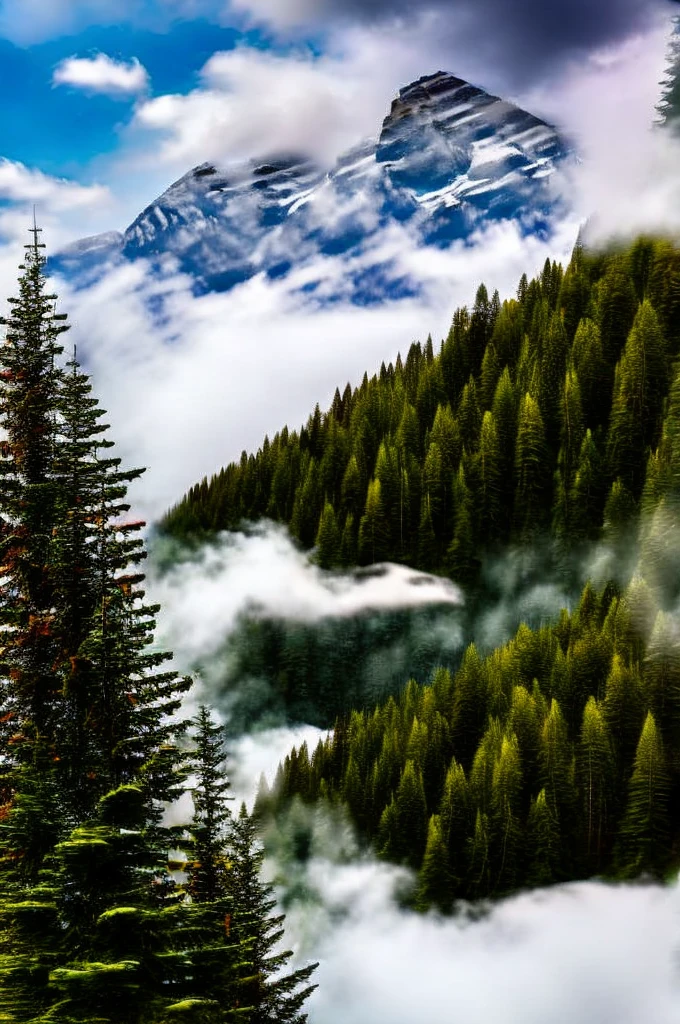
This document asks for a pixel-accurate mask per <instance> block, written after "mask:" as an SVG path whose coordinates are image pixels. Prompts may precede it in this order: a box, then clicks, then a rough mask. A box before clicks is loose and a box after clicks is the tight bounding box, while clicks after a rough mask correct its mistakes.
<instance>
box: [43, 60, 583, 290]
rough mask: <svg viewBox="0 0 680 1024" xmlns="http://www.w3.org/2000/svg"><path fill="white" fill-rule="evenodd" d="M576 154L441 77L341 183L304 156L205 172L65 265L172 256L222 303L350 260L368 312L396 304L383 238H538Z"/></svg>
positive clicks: (499, 103)
mask: <svg viewBox="0 0 680 1024" xmlns="http://www.w3.org/2000/svg"><path fill="white" fill-rule="evenodd" d="M566 153H567V148H566V146H565V145H564V143H563V142H562V140H561V139H560V137H559V135H558V134H557V132H556V131H555V129H554V128H553V127H552V126H550V125H548V124H546V123H545V122H544V121H541V120H540V119H539V118H537V117H535V116H534V115H533V114H530V113H528V112H527V111H525V110H522V109H521V108H519V107H517V106H514V105H513V104H512V103H508V102H506V101H504V100H502V99H499V98H498V97H497V96H492V95H490V94H489V93H487V92H485V91H484V90H483V89H480V88H478V87H477V86H474V85H471V84H470V83H469V82H466V81H465V80H464V79H462V78H457V77H456V76H454V75H452V74H449V73H447V72H445V71H437V72H435V73H434V74H429V75H423V76H422V77H421V78H419V79H417V81H414V82H411V83H410V85H406V86H404V87H403V88H401V89H400V90H399V93H398V95H397V96H396V97H395V99H394V100H393V102H392V104H391V109H390V112H389V114H388V115H387V117H386V118H385V120H384V122H383V125H382V130H381V132H380V136H379V139H378V141H377V143H376V142H375V140H368V141H364V142H363V143H360V144H359V145H357V146H355V147H353V148H352V149H350V150H349V151H348V152H346V153H345V154H343V155H342V156H341V157H340V158H339V159H338V161H337V163H336V165H335V167H334V169H333V170H331V171H330V172H329V173H326V172H325V171H324V170H323V169H322V168H320V167H318V166H316V165H315V164H313V163H312V162H311V161H310V160H309V159H307V158H306V157H304V156H301V155H299V154H294V153H278V154H274V155H271V156H268V157H267V158H266V159H264V158H262V157H260V159H258V160H255V159H253V160H248V161H244V162H242V163H240V164H238V165H233V164H232V165H228V166H225V167H220V166H219V165H215V164H214V163H203V164H199V165H198V166H196V167H194V168H192V170H190V171H188V172H187V173H186V174H185V175H184V176H183V177H182V178H180V179H179V180H178V181H176V182H175V183H174V184H173V185H171V186H170V187H169V188H168V189H167V190H166V192H164V193H163V195H161V196H159V198H158V199H156V200H155V201H154V202H153V203H151V204H150V205H149V206H148V207H147V208H146V209H145V210H144V211H143V212H142V213H141V214H140V215H139V217H137V218H136V220H135V221H134V222H133V223H132V224H131V225H130V227H129V228H128V229H127V230H126V231H125V233H124V235H123V236H119V235H116V236H114V235H109V236H107V237H106V238H105V239H104V238H100V239H90V240H86V241H85V242H84V243H83V244H82V245H80V246H78V245H76V246H75V247H74V248H71V250H70V252H68V253H64V254H62V256H63V258H62V259H61V261H60V259H59V257H57V259H56V260H55V261H54V262H55V264H56V265H57V266H59V265H60V264H61V269H63V270H64V271H65V272H67V273H69V274H72V273H76V274H77V272H78V264H79V263H80V266H81V269H82V268H84V269H87V267H86V264H87V260H88V258H89V259H90V264H91V265H92V264H93V263H100V264H101V265H103V264H104V263H105V262H106V260H107V259H109V261H110V260H113V261H114V262H115V261H116V260H120V259H124V260H134V259H137V258H139V257H145V258H148V259H151V260H152V261H159V262H160V263H162V260H163V258H164V257H166V256H167V255H172V256H174V257H175V258H176V260H177V261H178V264H179V266H180V267H181V269H182V270H183V271H185V272H186V273H188V274H190V275H191V277H192V278H193V280H194V282H195V288H196V290H197V291H206V290H208V291H224V290H227V289H229V288H231V287H233V286H234V285H236V284H238V283H240V282H243V281H246V280H248V279H249V278H251V277H253V276H254V275H255V274H258V273H262V272H264V273H265V274H266V275H267V276H268V277H270V278H275V277H283V276H285V275H286V274H287V273H288V272H289V271H290V270H291V269H292V268H293V267H295V268H301V267H302V266H307V265H309V266H312V265H314V264H316V265H321V264H322V263H323V258H324V257H331V258H332V259H336V258H337V257H339V256H341V255H343V254H348V255H349V254H352V255H353V256H356V257H357V259H355V260H354V261H353V262H354V264H355V265H356V266H357V267H359V268H362V269H358V270H357V271H356V272H355V273H356V281H354V280H346V281H343V283H342V285H341V291H342V293H343V294H344V295H345V296H348V295H350V296H352V297H353V299H354V301H357V302H365V301H369V300H368V298H367V290H368V289H369V285H370V288H371V289H374V290H377V292H379V293H380V294H379V295H376V299H379V298H381V297H382V298H384V297H386V296H387V295H389V294H396V293H395V292H394V289H393V287H392V284H393V282H391V281H390V279H389V268H386V267H384V266H382V265H381V266H379V267H376V268H375V269H374V272H373V273H372V274H371V273H369V271H368V270H367V269H366V266H365V264H364V262H363V259H362V253H364V252H365V251H366V249H367V247H368V248H369V249H370V245H371V238H372V237H373V235H374V234H375V233H376V232H378V231H380V230H382V229H384V228H386V227H387V226H388V225H390V224H394V223H404V222H406V221H408V222H410V223H411V224H412V227H413V230H414V231H416V232H417V233H418V235H419V237H420V241H421V243H422V244H425V245H437V246H446V245H449V244H450V243H451V242H452V241H453V240H455V239H459V238H466V237H467V236H468V235H469V234H470V233H471V232H472V231H473V230H474V229H475V228H476V227H478V226H479V223H480V221H482V220H486V221H493V220H499V219H513V220H516V221H519V222H521V223H522V225H523V228H522V229H523V230H530V231H538V232H539V233H540V231H541V230H545V225H546V224H547V221H548V218H549V216H550V214H551V211H552V209H553V205H554V199H553V197H552V196H551V195H550V190H549V189H547V188H546V187H545V180H544V179H546V178H548V177H549V176H550V175H551V174H552V172H553V170H554V169H555V167H556V165H557V164H558V162H559V161H560V160H561V159H563V158H564V156H565V155H566ZM524 225H526V227H525V226H524ZM347 274H348V277H349V276H350V272H349V271H348V272H347ZM303 277H304V275H303ZM371 282H372V283H371ZM320 284H322V282H321V280H318V281H310V282H308V283H307V284H306V285H305V289H306V291H307V292H312V291H314V289H315V288H316V287H317V285H320ZM395 287H396V288H397V292H398V293H399V294H402V293H403V289H404V287H406V286H405V285H404V283H403V281H402V280H401V279H398V281H397V285H395ZM408 287H410V285H409V286H408ZM321 293H323V294H326V293H325V291H324V287H323V286H322V287H321V288H320V289H319V294H321ZM409 294H411V292H409Z"/></svg>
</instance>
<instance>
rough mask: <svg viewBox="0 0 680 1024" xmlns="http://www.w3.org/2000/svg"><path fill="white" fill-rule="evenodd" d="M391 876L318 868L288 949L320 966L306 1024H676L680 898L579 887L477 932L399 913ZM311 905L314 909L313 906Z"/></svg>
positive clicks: (508, 908) (518, 907) (479, 924)
mask: <svg viewBox="0 0 680 1024" xmlns="http://www.w3.org/2000/svg"><path fill="white" fill-rule="evenodd" d="M399 877H400V873H399V872H398V870H397V869H394V868H390V867H388V866H386V865H382V864H378V863H376V862H374V861H371V860H367V861H365V862H363V863H355V864H347V865H339V864H337V863H336V864H333V863H332V862H331V861H329V860H327V859H322V858H318V859H312V861H311V862H310V863H309V865H308V866H307V869H306V870H305V872H304V874H303V877H302V879H297V880H296V881H297V884H298V886H304V887H305V888H306V889H307V892H308V893H311V894H312V898H311V899H308V900H307V901H306V902H303V901H302V900H301V901H299V902H297V903H293V905H292V906H291V905H287V909H286V912H287V915H288V916H287V921H286V924H287V938H288V939H289V940H292V941H293V942H294V943H295V945H296V946H297V947H298V949H299V952H300V959H301V960H304V959H305V958H311V957H312V956H313V957H314V958H315V959H318V960H319V961H320V967H319V969H318V971H317V972H316V976H315V981H317V982H318V984H319V988H318V989H317V990H316V992H315V993H314V994H313V995H312V997H311V999H310V1001H309V1004H308V1009H309V1018H310V1024H346V1022H347V1021H352V1024H374V1022H375V1021H389V1022H390V1024H412V1022H413V1021H427V1022H428V1024H450V1022H451V1021H465V1024H488V1022H489V1021H494V1024H581V1022H585V1021H588V1022H591V1024H649V1022H651V1021H654V1024H672V1022H674V1021H676V1020H677V1016H678V1012H679V1010H680V974H679V968H678V949H679V948H680V946H679V944H680V888H679V887H678V885H677V883H676V884H675V885H674V886H672V887H670V888H667V889H664V888H660V887H656V886H645V885H639V886H630V887H623V886H606V885H602V884H599V883H597V882H589V883H580V884H576V885H569V886H564V887H559V888H554V889H549V890H537V891H535V892H531V893H525V894H523V895H521V896H517V897H515V898H513V899H509V900H506V901H504V902H502V903H500V904H497V905H496V906H494V907H493V908H491V909H490V911H489V914H488V916H485V917H483V918H482V919H481V920H477V921H475V920H470V919H467V918H465V917H462V918H460V919H455V918H454V919H448V920H446V919H440V918H437V917H435V916H427V917H422V916H417V915H415V914H410V913H405V912H401V911H399V910H398V909H397V906H396V905H395V901H394V898H393V891H394V887H395V884H396V883H397V882H398V881H399ZM315 904H316V905H315Z"/></svg>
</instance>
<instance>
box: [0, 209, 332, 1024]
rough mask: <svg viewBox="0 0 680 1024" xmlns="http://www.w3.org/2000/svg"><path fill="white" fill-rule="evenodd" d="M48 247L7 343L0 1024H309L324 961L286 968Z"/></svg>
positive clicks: (1, 408)
mask: <svg viewBox="0 0 680 1024" xmlns="http://www.w3.org/2000/svg"><path fill="white" fill-rule="evenodd" d="M38 234H39V232H38V229H34V236H33V239H34V240H33V243H32V244H31V245H29V246H27V247H26V256H25V260H24V263H23V265H22V266H21V268H20V270H21V276H20V278H19V286H18V292H17V295H16V296H15V297H14V298H12V299H10V314H9V316H8V318H7V319H6V320H4V321H3V323H4V327H5V332H6V338H5V343H4V344H3V345H2V347H0V423H1V425H2V428H3V441H2V448H1V450H0V474H1V476H2V485H1V488H0V546H1V548H2V586H1V588H0V617H1V620H2V654H1V658H2V661H1V669H0V678H1V680H2V700H1V704H0V725H1V729H2V731H1V734H0V735H1V739H0V743H1V749H2V757H1V760H0V779H1V782H0V786H1V789H2V806H1V808H0V826H1V829H2V831H1V833H0V834H1V836H2V840H1V844H0V846H1V851H2V852H1V855H0V934H1V936H2V950H1V952H0V1020H2V1021H3V1022H7V1024H10V1022H11V1024H29V1022H30V1024H47V1022H50V1024H76V1022H82V1024H95V1022H96V1024H169V1022H171V1021H177V1022H179V1021H186V1022H197V1024H198V1022H200V1024H218V1022H227V1021H244V1022H252V1024H255V1022H257V1024H266V1022H271V1024H274V1022H277V1024H278V1022H282V1021H289V1022H291V1024H292V1022H298V1024H301V1022H304V1021H305V1020H306V1015H305V1013H304V1012H303V1010H302V1007H303V1004H304V1002H305V1000H306V998H307V996H308V995H309V993H310V992H311V990H312V988H313V987H314V986H313V984H312V985H310V984H309V979H310V976H311V975H312V973H313V971H314V967H315V965H310V966H308V967H304V968H301V969H299V970H297V971H291V970H286V965H287V964H288V961H289V959H290V956H291V954H290V953H289V952H285V951H281V943H280V940H281V938H282V935H283V928H282V922H283V919H282V918H281V917H280V916H277V915H276V914H275V912H274V907H275V901H274V900H273V898H272V890H271V887H270V886H269V885H268V884H265V882H263V881H262V879H261V876H260V867H261V861H262V850H261V845H260V843H259V839H258V832H257V828H256V826H255V823H254V822H253V821H252V820H251V818H250V817H249V816H248V814H247V812H246V809H245V807H242V808H241V811H240V813H237V814H235V815H234V814H232V812H231V810H230V806H229V802H228V801H229V794H228V789H229V785H228V778H227V776H226V774H225V756H226V755H225V748H224V740H223V735H222V734H223V730H222V728H221V727H219V726H217V725H216V724H215V723H214V721H213V719H212V717H211V713H210V711H209V709H208V708H205V707H203V708H201V710H200V712H199V714H198V715H197V716H196V717H195V718H194V719H193V720H191V721H187V720H186V719H185V718H184V717H183V711H182V698H183V696H184V695H185V694H186V693H187V691H188V689H189V687H190V685H191V681H190V680H189V679H185V678H180V677H178V676H177V674H176V673H175V672H173V671H169V670H167V669H166V668H164V665H165V663H166V662H167V660H168V659H169V657H170V656H169V655H168V654H166V653H164V652H162V651H160V650H158V648H157V647H156V646H155V644H154V625H155V623H154V615H155V614H156V612H157V611H158V608H157V607H156V606H153V605H151V604H149V603H146V602H145V598H144V589H143V582H144V574H143V573H142V572H141V564H142V562H143V560H144V558H145V554H146V552H145V548H144V543H143V540H142V538H141V535H140V531H141V529H142V527H143V526H144V523H143V522H141V521H139V520H136V519H134V518H133V517H132V515H131V514H130V506H129V505H128V503H127V502H126V490H127V485H128V483H129V482H130V481H131V480H133V479H134V478H135V477H137V476H138V475H139V474H140V473H141V472H142V470H141V469H136V468H135V469H132V470H127V469H125V468H123V467H122V466H121V460H120V459H118V458H116V457H115V455H113V454H112V452H111V448H112V442H111V441H110V440H109V439H108V437H107V426H106V424H105V423H104V422H103V421H102V417H103V415H104V414H103V411H102V410H101V409H100V408H99V405H98V402H97V400H96V398H95V397H94V396H93V394H92V389H91V385H90V382H89V379H88V377H87V375H86V374H84V373H83V372H82V370H81V369H80V367H79V364H78V362H77V359H76V353H75V351H74V352H73V353H72V355H70V357H67V356H66V355H65V353H64V347H63V345H62V344H61V335H62V334H63V332H65V331H66V330H67V324H66V323H65V319H66V315H65V314H63V313H60V312H56V307H55V300H56V296H55V295H52V294H49V293H48V291H47V287H46V279H45V276H44V263H45V259H44V256H43V254H42V248H43V247H42V245H41V244H40V243H39V241H38ZM187 791H190V792H191V794H192V797H193V804H194V815H193V818H192V819H191V820H187V821H185V822H181V823H180V824H173V825H170V824H168V823H167V822H168V815H167V814H166V809H167V808H168V807H172V806H173V805H174V804H175V802H176V801H177V799H178V798H179V797H180V796H181V795H182V794H184V793H185V792H187ZM172 817H173V816H172V815H170V818H172Z"/></svg>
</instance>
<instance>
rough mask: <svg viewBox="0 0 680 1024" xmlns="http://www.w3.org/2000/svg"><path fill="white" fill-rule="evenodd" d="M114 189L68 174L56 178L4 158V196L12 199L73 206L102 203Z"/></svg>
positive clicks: (0, 188)
mask: <svg viewBox="0 0 680 1024" xmlns="http://www.w3.org/2000/svg"><path fill="white" fill-rule="evenodd" d="M110 197H111V193H110V191H109V189H108V188H106V187H105V186H103V185H80V184H79V183H78V182H75V181H68V180H67V179H66V178H53V177H50V175H48V174H43V172H42V171H39V170H36V169H33V168H29V167H26V165H25V164H22V163H19V162H17V161H14V160H6V159H3V158H0V199H8V200H10V201H11V202H15V203H21V202H32V203H44V204H45V205H46V206H49V208H50V209H51V210H55V211H63V210H73V209H77V208H81V207H87V206H99V205H101V204H102V203H106V202H108V201H109V199H110Z"/></svg>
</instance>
